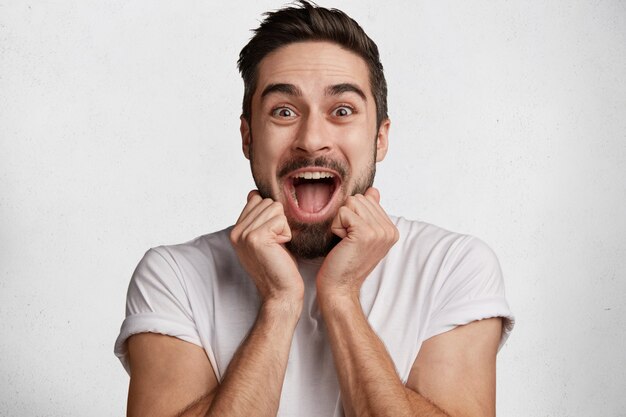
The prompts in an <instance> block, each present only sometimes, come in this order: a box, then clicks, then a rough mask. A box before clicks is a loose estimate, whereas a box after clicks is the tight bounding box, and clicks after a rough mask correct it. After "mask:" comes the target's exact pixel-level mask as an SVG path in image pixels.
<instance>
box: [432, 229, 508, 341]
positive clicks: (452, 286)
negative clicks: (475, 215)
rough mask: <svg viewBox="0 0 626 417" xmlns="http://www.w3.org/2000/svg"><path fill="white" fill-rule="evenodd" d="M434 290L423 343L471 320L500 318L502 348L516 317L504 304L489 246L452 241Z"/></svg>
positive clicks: (475, 241) (498, 271)
mask: <svg viewBox="0 0 626 417" xmlns="http://www.w3.org/2000/svg"><path fill="white" fill-rule="evenodd" d="M436 287H437V290H436V293H435V294H434V303H433V307H432V310H431V314H430V320H429V323H428V327H427V329H428V330H427V331H426V334H425V338H424V340H426V339H429V338H430V337H433V336H436V335H438V334H441V333H444V332H447V331H449V330H452V329H454V328H455V327H457V326H462V325H465V324H468V323H470V322H472V321H476V320H483V319H488V318H493V317H501V318H502V323H503V328H502V330H503V331H502V338H501V340H500V347H502V346H503V345H504V342H505V341H506V340H507V338H508V336H509V334H510V333H511V330H512V329H513V325H514V323H515V318H514V316H513V314H512V313H511V310H510V308H509V305H508V303H507V301H506V297H505V293H504V280H503V278H502V271H501V268H500V263H499V262H498V259H497V257H496V255H495V254H494V252H493V251H492V250H491V248H489V246H487V245H486V244H485V243H484V242H482V241H481V240H479V239H477V238H474V237H471V236H464V237H463V238H461V239H460V240H458V241H457V242H455V244H454V245H452V247H451V248H450V250H449V252H448V254H447V255H446V257H445V259H444V261H443V264H442V267H441V270H440V272H439V274H438V277H437V285H436Z"/></svg>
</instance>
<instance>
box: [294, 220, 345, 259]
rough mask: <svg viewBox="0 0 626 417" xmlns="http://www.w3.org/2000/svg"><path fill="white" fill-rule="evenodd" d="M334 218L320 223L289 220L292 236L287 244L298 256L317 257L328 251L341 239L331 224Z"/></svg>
mask: <svg viewBox="0 0 626 417" xmlns="http://www.w3.org/2000/svg"><path fill="white" fill-rule="evenodd" d="M332 220H333V219H332V218H330V219H329V220H328V221H325V222H320V223H299V222H293V221H290V222H289V227H291V231H292V238H291V241H289V242H287V243H286V244H285V246H286V247H287V249H288V250H289V251H290V252H291V253H292V254H293V255H294V256H296V257H298V258H303V259H315V258H320V257H324V256H326V255H328V253H329V252H330V251H331V250H332V249H333V248H334V247H335V245H337V243H339V242H340V241H341V239H340V238H339V237H338V236H336V235H335V234H333V233H332V231H331V229H330V226H331V223H332Z"/></svg>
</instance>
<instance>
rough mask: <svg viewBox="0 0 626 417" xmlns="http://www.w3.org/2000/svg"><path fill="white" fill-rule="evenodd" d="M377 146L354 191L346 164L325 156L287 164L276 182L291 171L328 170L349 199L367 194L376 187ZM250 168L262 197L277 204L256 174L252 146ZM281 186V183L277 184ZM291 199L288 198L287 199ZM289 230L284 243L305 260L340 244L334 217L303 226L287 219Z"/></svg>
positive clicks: (323, 253)
mask: <svg viewBox="0 0 626 417" xmlns="http://www.w3.org/2000/svg"><path fill="white" fill-rule="evenodd" d="M375 161H376V145H375V142H374V152H373V158H372V160H371V163H370V164H369V166H368V167H367V169H366V171H365V172H363V173H362V174H361V175H360V176H359V178H358V179H357V180H356V181H355V183H354V185H353V186H352V189H351V190H349V191H347V190H346V189H345V187H346V179H347V178H349V176H350V175H349V174H350V172H349V169H348V167H347V165H346V164H345V163H343V162H339V161H335V160H331V159H329V158H325V157H318V158H315V159H306V158H294V159H291V160H288V161H285V162H283V163H282V164H281V166H280V167H279V169H278V170H277V172H278V174H277V177H278V178H277V180H280V178H281V177H283V176H284V175H286V174H288V173H289V172H291V171H293V170H296V169H299V168H304V167H325V168H330V169H333V170H335V171H336V172H339V173H340V175H341V187H340V188H341V189H340V190H339V191H338V192H340V193H343V194H344V195H345V196H346V198H347V197H348V196H350V195H356V194H364V193H365V191H367V189H368V188H370V187H371V186H372V185H373V184H374V177H375V175H376V162H375ZM250 168H251V170H252V177H253V178H254V183H255V184H256V187H257V189H258V191H259V194H261V197H263V198H271V199H273V200H275V201H276V196H275V195H272V189H271V186H270V184H268V183H267V182H264V181H263V180H262V179H261V178H259V177H258V176H257V175H256V174H255V171H254V152H253V147H252V146H250ZM278 182H279V183H280V181H278ZM286 198H288V197H286ZM287 222H288V223H289V228H290V229H291V236H292V237H291V240H290V241H289V242H287V243H286V244H285V247H286V248H287V250H289V251H290V252H291V253H292V254H293V255H294V256H296V257H299V258H304V259H315V258H319V257H324V256H326V255H328V253H329V252H330V251H331V250H332V249H333V248H334V247H335V246H336V245H337V244H338V243H339V242H340V241H341V238H340V237H339V236H337V235H335V234H334V233H333V232H332V230H331V225H332V222H333V218H329V219H327V220H325V221H323V222H315V223H303V222H298V221H296V220H294V219H290V218H289V217H287Z"/></svg>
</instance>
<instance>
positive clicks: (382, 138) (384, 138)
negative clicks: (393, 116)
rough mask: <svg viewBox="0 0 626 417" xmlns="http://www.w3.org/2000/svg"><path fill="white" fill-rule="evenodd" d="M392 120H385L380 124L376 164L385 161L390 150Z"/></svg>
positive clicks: (377, 137)
mask: <svg viewBox="0 0 626 417" xmlns="http://www.w3.org/2000/svg"><path fill="white" fill-rule="evenodd" d="M390 126H391V120H389V119H385V120H383V121H382V122H381V123H380V127H379V128H378V135H377V136H376V162H380V161H382V160H383V159H385V155H387V149H388V148H389V127H390Z"/></svg>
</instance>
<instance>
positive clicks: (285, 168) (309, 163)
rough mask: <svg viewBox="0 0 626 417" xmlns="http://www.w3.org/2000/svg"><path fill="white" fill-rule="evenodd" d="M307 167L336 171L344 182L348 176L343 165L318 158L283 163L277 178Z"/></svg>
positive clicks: (331, 160) (321, 157) (295, 159)
mask: <svg viewBox="0 0 626 417" xmlns="http://www.w3.org/2000/svg"><path fill="white" fill-rule="evenodd" d="M307 167H319V168H327V169H332V170H333V171H336V172H338V173H339V175H340V176H341V179H342V180H344V179H345V178H346V177H347V176H348V168H347V167H346V165H345V164H343V163H341V162H338V161H335V160H333V159H329V158H326V157H324V156H318V157H317V158H314V159H311V158H294V159H290V160H288V161H285V163H283V164H282V165H281V167H280V169H279V170H278V176H279V177H283V176H285V175H287V174H289V173H290V172H292V171H295V170H296V169H300V168H307Z"/></svg>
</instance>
